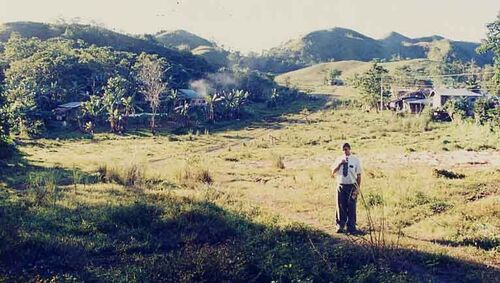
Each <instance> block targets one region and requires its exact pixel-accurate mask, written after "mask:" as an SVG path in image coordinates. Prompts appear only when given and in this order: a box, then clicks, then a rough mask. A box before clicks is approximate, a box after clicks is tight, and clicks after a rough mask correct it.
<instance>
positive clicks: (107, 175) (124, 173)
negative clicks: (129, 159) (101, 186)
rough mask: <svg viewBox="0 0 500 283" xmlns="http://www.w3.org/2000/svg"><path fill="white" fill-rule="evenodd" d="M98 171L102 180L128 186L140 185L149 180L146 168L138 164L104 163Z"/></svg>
mask: <svg viewBox="0 0 500 283" xmlns="http://www.w3.org/2000/svg"><path fill="white" fill-rule="evenodd" d="M97 172H98V174H99V178H100V179H101V181H102V182H106V183H117V184H120V185H123V186H128V187H136V186H140V185H143V184H145V183H146V181H147V179H146V175H145V170H144V168H142V167H141V166H139V165H137V164H131V165H129V166H122V167H110V166H108V165H102V166H100V167H99V168H98V169H97Z"/></svg>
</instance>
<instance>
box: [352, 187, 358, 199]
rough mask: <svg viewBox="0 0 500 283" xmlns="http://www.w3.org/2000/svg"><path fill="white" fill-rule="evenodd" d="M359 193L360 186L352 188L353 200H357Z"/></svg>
mask: <svg viewBox="0 0 500 283" xmlns="http://www.w3.org/2000/svg"><path fill="white" fill-rule="evenodd" d="M358 194H359V189H358V188H356V189H354V190H352V193H351V197H352V199H353V200H357V199H358Z"/></svg>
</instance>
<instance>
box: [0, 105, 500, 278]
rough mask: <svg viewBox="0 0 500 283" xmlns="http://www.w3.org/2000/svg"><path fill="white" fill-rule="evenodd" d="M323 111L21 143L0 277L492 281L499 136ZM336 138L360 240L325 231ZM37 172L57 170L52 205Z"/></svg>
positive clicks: (8, 194)
mask: <svg viewBox="0 0 500 283" xmlns="http://www.w3.org/2000/svg"><path fill="white" fill-rule="evenodd" d="M321 103H323V104H324V101H315V100H311V101H307V100H306V101H300V102H297V103H296V104H292V108H293V109H292V110H293V111H290V112H288V114H287V113H283V112H279V111H275V110H266V109H265V108H257V109H256V110H254V111H255V113H259V114H258V115H257V114H256V115H255V116H254V117H259V119H256V120H251V121H239V122H237V123H235V124H228V123H221V124H218V125H215V126H213V127H212V128H211V129H210V131H208V132H207V133H206V134H205V132H204V131H200V132H199V134H196V131H194V132H193V133H192V134H184V135H173V134H171V133H168V134H167V133H160V134H159V135H158V136H154V137H153V136H150V135H149V134H147V133H141V134H140V135H139V134H132V135H127V136H115V135H110V134H105V133H100V134H97V135H96V136H95V139H94V140H87V139H79V138H71V139H65V140H59V141H57V140H53V139H39V140H36V141H28V140H26V141H23V143H22V145H21V147H20V151H21V153H22V154H24V156H21V157H18V159H14V160H11V161H9V162H7V165H5V166H2V167H0V168H1V170H2V171H1V172H0V173H1V185H0V188H1V194H0V215H1V216H2V217H0V224H1V226H2V227H7V229H3V230H2V231H1V232H0V239H1V241H0V281H1V280H2V279H3V280H4V281H12V280H18V281H28V280H33V279H35V278H39V279H40V280H41V279H43V280H49V279H57V280H60V281H65V280H66V281H71V280H74V281H119V280H123V281H135V282H144V281H158V280H164V281H184V282H191V281H242V282H248V281H251V280H255V281H256V282H257V281H259V282H262V281H264V282H267V281H273V280H274V281H279V282H297V281H333V282H384V281H385V282H388V281H396V282H407V281H412V280H413V281H444V282H458V281H464V282H479V281H483V282H488V281H492V280H493V279H494V278H498V276H499V273H498V270H499V269H498V268H499V266H498V252H499V248H498V247H499V246H498V241H499V239H498V236H497V235H500V231H499V227H500V222H499V219H500V218H499V217H498V215H499V213H500V211H499V208H498V202H499V200H500V199H499V195H500V177H499V176H500V174H499V172H500V168H499V164H498V157H499V149H500V136H499V133H498V132H496V133H495V132H491V131H489V129H487V128H485V127H484V128H483V127H479V126H475V125H472V124H452V123H433V122H431V123H430V124H428V125H427V127H422V125H421V121H420V119H419V118H418V117H411V116H408V117H395V116H393V115H392V114H391V113H388V112H384V113H381V114H375V113H366V112H360V111H358V110H354V109H351V108H335V107H333V106H331V105H332V104H331V103H330V104H328V105H330V106H328V105H327V106H324V107H321ZM304 107H307V108H308V109H309V110H307V111H301V109H304ZM345 140H348V141H349V142H350V143H351V145H352V147H353V150H354V151H355V154H357V155H358V156H359V157H360V159H361V161H362V163H363V167H364V174H363V186H362V193H363V197H364V199H365V201H366V203H367V206H366V207H364V206H363V205H362V203H361V201H360V203H359V208H358V215H359V216H358V218H359V220H358V221H359V227H360V228H361V229H362V230H364V231H368V230H369V228H370V227H372V226H370V225H371V224H370V222H369V221H368V219H367V215H368V214H369V215H370V216H371V218H372V220H373V223H374V224H375V225H374V226H373V227H372V228H375V229H376V230H377V231H373V233H372V234H370V233H369V234H367V235H365V236H362V237H354V238H349V237H344V236H338V235H336V234H334V233H333V231H334V227H333V217H334V209H335V207H334V202H333V189H334V183H333V180H332V179H331V177H330V176H329V166H330V163H331V162H332V161H333V160H334V158H335V157H336V156H337V155H338V154H340V150H339V145H340V144H341V143H342V142H343V141H345ZM495 162H496V163H495ZM100 168H101V169H100ZM103 168H106V170H103ZM435 169H439V170H442V171H436V170H435ZM444 170H446V171H444ZM436 172H440V173H439V174H438V173H436ZM443 172H447V173H443ZM103 173H105V174H103ZM33 174H38V175H37V176H45V177H47V176H49V177H50V176H52V175H51V174H53V175H54V176H55V175H57V178H56V179H54V180H57V182H56V183H57V184H56V187H57V193H56V195H53V193H52V192H53V191H54V187H53V186H52V185H51V184H52V183H51V182H46V181H43V182H36V180H37V179H36V178H35V177H32V178H31V179H32V180H33V181H32V183H31V186H26V185H25V184H26V183H27V180H29V176H31V175H33ZM462 175H463V176H462ZM103 176H107V177H104V178H103ZM450 176H460V178H448V177H450ZM45 177H44V180H45V179H47V178H45ZM50 180H51V179H50V178H49V181H50ZM34 185H36V186H38V187H40V188H42V189H43V188H49V187H50V188H51V189H50V190H48V191H49V193H48V194H47V196H46V199H47V200H48V201H41V202H36V201H35V200H36V197H34V196H33V193H32V191H33V190H32V187H34ZM51 186H52V187H51ZM54 196H55V197H54ZM382 230H383V231H384V232H383V236H384V237H383V241H382V240H380V239H375V240H370V235H380V234H382V232H381V231H382Z"/></svg>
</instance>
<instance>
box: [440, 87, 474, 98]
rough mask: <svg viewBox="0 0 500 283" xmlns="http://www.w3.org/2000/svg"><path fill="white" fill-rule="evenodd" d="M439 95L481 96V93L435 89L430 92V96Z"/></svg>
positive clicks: (465, 90)
mask: <svg viewBox="0 0 500 283" xmlns="http://www.w3.org/2000/svg"><path fill="white" fill-rule="evenodd" d="M435 94H439V95H441V96H474V97H476V96H483V95H482V94H481V93H476V92H472V91H470V90H468V89H464V88H462V89H456V88H450V89H435V90H433V91H432V92H431V95H435Z"/></svg>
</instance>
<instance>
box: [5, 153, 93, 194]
mask: <svg viewBox="0 0 500 283" xmlns="http://www.w3.org/2000/svg"><path fill="white" fill-rule="evenodd" d="M25 157H26V156H24V155H23V154H22V153H20V152H16V154H15V155H14V156H12V157H11V158H9V159H6V160H0V185H1V184H2V183H3V184H5V185H6V186H7V187H9V188H13V189H16V190H24V189H26V188H27V187H28V182H29V177H30V176H33V175H40V176H47V175H49V174H51V175H54V176H55V177H56V178H57V184H58V185H62V186H65V185H71V184H74V183H75V182H76V183H80V184H81V183H88V184H91V183H95V182H96V181H97V177H96V176H93V175H91V174H89V173H87V172H83V171H81V170H80V169H78V168H76V167H75V168H70V169H67V168H62V167H58V166H55V167H42V166H37V165H33V164H32V163H30V162H29V161H28V160H27V159H26V158H25Z"/></svg>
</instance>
